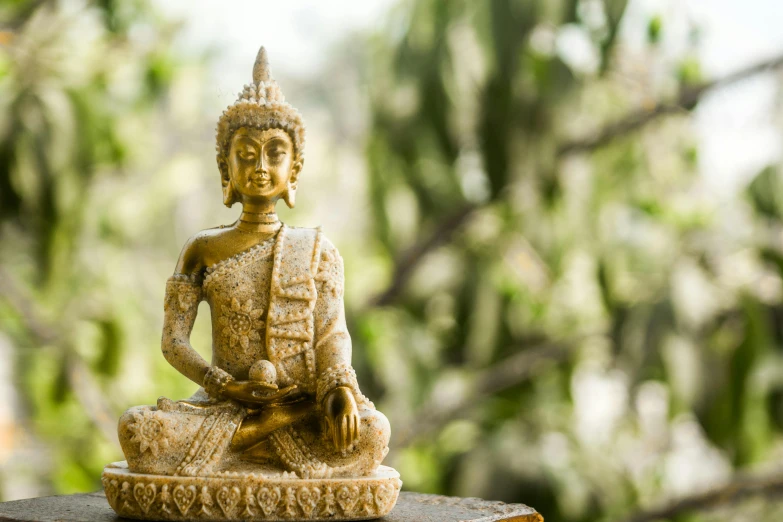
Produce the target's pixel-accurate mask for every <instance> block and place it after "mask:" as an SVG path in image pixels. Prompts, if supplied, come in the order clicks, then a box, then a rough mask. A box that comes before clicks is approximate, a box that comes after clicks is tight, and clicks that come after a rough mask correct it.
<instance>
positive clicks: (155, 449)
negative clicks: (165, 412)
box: [128, 410, 170, 456]
mask: <svg viewBox="0 0 783 522" xmlns="http://www.w3.org/2000/svg"><path fill="white" fill-rule="evenodd" d="M128 428H129V429H130V430H131V431H132V432H133V437H131V442H138V443H139V453H144V452H145V451H147V450H148V449H149V450H150V452H151V453H152V454H153V455H155V456H157V455H158V453H159V452H160V450H161V449H165V448H168V446H169V440H168V436H169V434H170V431H169V426H168V423H167V422H166V419H165V417H159V416H157V415H155V413H154V412H153V411H149V410H147V411H136V412H133V421H132V422H130V423H129V424H128Z"/></svg>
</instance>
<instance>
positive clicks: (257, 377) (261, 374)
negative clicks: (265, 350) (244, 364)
mask: <svg viewBox="0 0 783 522" xmlns="http://www.w3.org/2000/svg"><path fill="white" fill-rule="evenodd" d="M248 377H249V378H250V380H251V381H260V382H266V383H269V384H276V383H277V370H275V365H274V364H272V363H271V362H269V361H267V360H266V359H259V360H258V361H256V362H254V363H253V366H251V367H250V372H249V374H248Z"/></svg>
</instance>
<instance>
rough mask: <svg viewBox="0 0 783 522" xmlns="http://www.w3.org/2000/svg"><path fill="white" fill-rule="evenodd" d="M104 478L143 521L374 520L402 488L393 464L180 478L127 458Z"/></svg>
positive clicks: (113, 498)
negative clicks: (317, 474)
mask: <svg viewBox="0 0 783 522" xmlns="http://www.w3.org/2000/svg"><path fill="white" fill-rule="evenodd" d="M102 481H103V490H104V492H105V493H106V498H107V499H108V501H109V505H110V506H111V507H112V509H113V510H114V511H115V512H116V513H117V514H118V515H120V516H122V517H128V518H136V519H141V520H213V521H227V520H369V519H373V518H379V517H382V516H384V515H387V514H389V512H391V510H392V508H394V504H395V503H396V502H397V497H398V496H399V494H400V488H401V487H402V481H401V480H400V474H399V473H397V471H396V470H394V469H393V468H390V467H388V466H380V467H379V468H378V469H377V470H376V471H375V473H373V474H372V475H369V476H366V477H356V478H330V479H301V478H296V477H290V476H285V477H284V476H282V475H281V476H279V477H261V476H259V475H257V474H250V473H237V474H233V473H232V474H231V475H227V476H212V477H179V476H168V475H147V474H144V473H133V472H132V471H130V470H129V469H128V467H127V464H126V463H125V462H124V461H123V462H115V463H114V464H110V465H108V466H106V467H105V468H104V470H103V476H102Z"/></svg>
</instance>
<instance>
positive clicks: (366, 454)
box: [120, 225, 389, 478]
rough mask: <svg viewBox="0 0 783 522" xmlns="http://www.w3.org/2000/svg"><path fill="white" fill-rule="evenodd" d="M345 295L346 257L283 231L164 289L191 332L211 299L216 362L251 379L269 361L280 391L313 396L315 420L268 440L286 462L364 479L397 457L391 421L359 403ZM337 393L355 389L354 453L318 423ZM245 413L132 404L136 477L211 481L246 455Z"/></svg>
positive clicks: (124, 433)
mask: <svg viewBox="0 0 783 522" xmlns="http://www.w3.org/2000/svg"><path fill="white" fill-rule="evenodd" d="M342 295H343V266H342V258H341V257H340V255H339V253H338V252H337V249H336V248H335V247H334V246H333V245H332V244H331V243H330V242H329V241H328V240H327V239H326V238H324V236H323V235H322V233H321V231H320V230H318V229H307V228H289V227H286V226H285V225H283V226H282V227H281V229H280V230H279V232H278V233H277V235H276V236H275V237H274V238H271V239H270V240H268V241H266V242H264V243H261V244H259V245H257V246H255V247H253V248H251V249H250V250H247V251H245V252H242V253H240V254H238V255H236V256H234V257H232V258H230V259H227V260H224V261H221V262H219V263H217V264H215V265H214V266H212V267H210V268H208V269H207V270H206V273H205V277H204V279H203V283H202V282H200V281H198V280H197V279H196V278H194V277H190V276H182V275H175V276H173V277H172V278H171V279H170V280H169V283H168V285H167V296H166V304H165V307H166V311H167V313H169V314H174V315H173V317H174V319H173V320H182V321H190V322H191V323H190V324H191V325H192V321H194V320H195V314H196V310H197V308H198V303H199V302H200V301H201V300H202V299H206V301H207V302H208V303H209V305H210V308H211V310H212V324H213V357H212V364H213V365H215V366H218V367H220V368H222V369H223V370H226V371H227V372H229V373H230V374H231V375H232V376H233V377H234V378H235V379H238V380H245V379H247V378H248V371H249V369H250V366H251V365H252V364H253V363H254V362H256V361H257V360H259V359H267V360H269V361H271V362H272V363H273V364H274V366H275V368H276V370H277V378H278V384H279V385H280V386H281V387H283V386H288V385H291V384H296V385H297V386H298V388H299V390H301V391H303V392H305V393H306V394H308V395H311V396H313V397H314V399H315V404H316V406H315V409H314V414H313V415H312V416H310V418H306V419H304V420H303V421H300V422H297V423H295V424H293V425H290V426H287V427H285V428H281V429H278V430H277V431H275V432H273V433H272V434H271V435H270V436H269V442H270V443H271V446H272V448H273V449H274V452H275V454H276V455H277V457H278V459H279V466H280V467H281V468H282V469H283V470H285V471H288V472H296V473H297V474H298V475H299V476H302V477H312V478H320V477H329V476H354V475H365V474H368V473H371V472H372V471H373V470H374V469H375V468H377V466H378V465H379V464H380V462H381V460H382V459H383V457H384V456H385V455H386V452H387V451H388V448H387V445H388V437H389V427H388V421H387V420H386V418H385V417H384V416H383V415H382V414H381V413H380V412H377V411H376V410H375V407H374V406H373V404H372V403H371V402H370V401H369V400H367V398H366V397H364V395H362V393H361V391H360V390H359V386H358V383H357V381H356V375H355V373H354V371H353V369H352V368H351V340H350V336H349V334H348V331H347V328H346V325H345V316H344V306H343V299H342ZM337 386H348V387H350V388H351V389H352V390H353V393H354V397H355V399H356V403H357V406H358V408H359V415H360V419H361V424H360V435H359V441H358V443H357V444H356V445H355V447H354V449H353V451H350V452H346V453H345V454H340V453H339V452H336V451H335V450H334V449H333V448H332V447H331V442H330V441H327V438H326V437H325V436H324V433H323V431H324V430H323V423H322V422H321V421H322V418H323V412H322V410H321V407H320V405H321V402H322V399H323V398H324V397H325V395H326V394H327V393H328V392H329V391H331V390H332V389H333V388H335V387H337ZM247 414H248V413H247V411H246V410H245V409H244V408H243V407H242V406H241V405H239V404H237V403H235V402H234V401H230V400H228V401H226V400H224V401H217V400H215V399H211V398H209V397H208V396H207V394H206V392H205V391H204V390H203V389H199V391H197V392H196V394H195V395H194V396H193V397H191V398H190V399H188V400H187V401H181V402H174V401H171V400H169V399H165V398H161V399H160V400H159V401H158V405H157V407H151V406H142V407H136V408H131V409H130V410H128V412H126V414H125V415H124V416H123V418H121V419H120V441H121V443H122V446H123V451H124V452H125V455H126V458H127V459H128V464H129V467H130V468H131V470H133V471H142V472H148V473H162V474H181V475H191V476H202V475H207V474H210V473H215V472H218V471H219V470H221V469H223V468H224V467H225V465H226V464H227V463H230V462H231V461H234V460H235V459H237V458H240V457H241V456H238V455H233V454H232V453H231V451H230V450H229V445H230V441H231V437H232V436H233V434H234V432H235V431H236V429H237V427H238V426H239V425H240V423H241V422H242V419H243V418H244V417H245V416H246V415H247ZM173 426H176V429H172V427H173ZM154 437H157V442H156V441H155V440H151V439H152V438H154Z"/></svg>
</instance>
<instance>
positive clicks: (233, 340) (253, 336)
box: [219, 297, 265, 350]
mask: <svg viewBox="0 0 783 522" xmlns="http://www.w3.org/2000/svg"><path fill="white" fill-rule="evenodd" d="M263 315H264V310H263V309H262V308H253V300H252V299H248V300H247V301H245V302H244V303H240V301H239V299H237V298H236V297H234V298H233V299H232V300H231V307H230V308H229V307H228V306H226V305H223V307H222V314H221V316H220V319H219V323H220V326H222V327H223V331H222V333H223V335H225V336H226V338H227V339H228V341H229V346H230V347H231V348H236V347H237V346H241V347H242V348H243V349H245V350H247V348H248V346H250V341H260V340H261V330H262V329H264V327H265V325H264V322H263V321H262V320H261V316H263Z"/></svg>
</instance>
